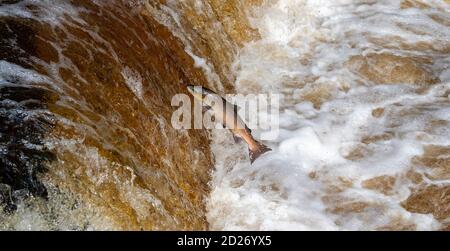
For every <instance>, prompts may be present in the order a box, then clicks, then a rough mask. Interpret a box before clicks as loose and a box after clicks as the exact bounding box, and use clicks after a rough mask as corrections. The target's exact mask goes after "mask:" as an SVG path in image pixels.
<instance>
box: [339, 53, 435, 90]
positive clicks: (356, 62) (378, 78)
mask: <svg viewBox="0 0 450 251" xmlns="http://www.w3.org/2000/svg"><path fill="white" fill-rule="evenodd" d="M428 64H429V62H426V60H425V61H424V60H423V59H419V58H414V57H403V56H397V55H392V54H386V53H382V54H368V55H367V56H353V57H352V58H350V60H349V61H348V63H347V65H348V67H349V68H350V69H352V70H354V71H356V72H357V73H359V74H361V75H362V76H364V77H365V78H366V79H367V80H369V81H371V82H373V83H376V84H401V83H405V84H415V85H431V84H435V83H437V82H438V79H437V78H436V77H434V76H433V74H432V73H431V72H430V71H429V70H427V65H428Z"/></svg>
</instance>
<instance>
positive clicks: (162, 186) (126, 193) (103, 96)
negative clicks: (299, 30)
mask: <svg viewBox="0 0 450 251" xmlns="http://www.w3.org/2000/svg"><path fill="white" fill-rule="evenodd" d="M58 4H60V5H61V6H58V5H48V4H46V3H39V2H34V1H2V2H1V3H0V8H2V7H4V6H7V7H8V8H11V9H12V10H17V13H12V14H11V15H10V16H2V17H0V31H1V34H2V37H1V38H0V47H1V50H0V62H1V63H2V64H1V65H0V66H1V67H0V70H1V72H0V94H1V96H0V97H1V100H0V117H1V122H0V133H1V134H0V135H1V136H0V161H1V166H0V183H2V184H3V185H1V194H2V195H1V198H2V200H3V202H4V203H3V207H7V208H9V209H11V210H10V211H14V208H15V207H19V210H17V212H11V213H10V214H11V215H12V216H11V217H8V216H5V217H0V219H1V220H2V222H3V226H2V228H6V229H15V228H17V221H20V213H23V212H28V213H29V214H33V215H35V217H34V218H33V217H31V218H33V219H40V220H36V222H39V224H37V223H35V222H29V224H28V225H29V226H31V228H32V229H35V228H38V229H127V230H137V229H206V228H207V223H206V220H205V216H204V211H205V209H204V205H203V199H204V197H205V195H206V194H207V193H208V190H209V188H208V185H207V184H208V181H209V171H210V168H211V167H212V162H213V160H212V157H211V154H210V150H209V140H208V138H207V136H206V133H205V132H203V131H178V130H174V129H173V128H172V126H171V124H170V121H171V115H172V112H173V111H174V110H175V109H176V108H175V107H171V104H170V103H171V98H172V96H173V95H175V94H177V93H186V92H185V90H184V89H185V88H184V86H183V85H182V83H196V84H199V85H204V86H207V85H208V84H207V76H205V72H204V71H203V70H202V69H201V68H198V67H195V65H194V61H193V60H192V57H191V56H190V55H189V54H188V53H187V52H186V51H185V44H183V41H181V40H180V39H179V38H177V37H176V36H174V34H173V33H172V31H170V30H169V29H168V28H166V27H165V26H163V25H162V24H160V23H159V22H158V21H157V20H155V19H154V17H153V16H152V15H150V14H149V12H148V9H146V8H144V6H143V5H142V6H141V4H140V3H137V2H129V1H123V2H122V1H108V3H107V4H106V3H93V2H92V1H73V2H69V1H62V2H61V3H58ZM147 7H148V6H147ZM235 8H236V7H232V9H231V11H230V12H229V13H233V12H234V10H235ZM21 13H27V15H26V16H27V17H24V16H23V15H22V14H21ZM227 15H228V14H227ZM230 15H231V14H230ZM224 20H225V19H224ZM227 20H230V19H229V18H227ZM238 24H239V22H233V23H230V24H229V26H230V28H229V29H234V28H236V27H235V26H234V25H238ZM233 36H237V35H236V34H235V35H233ZM245 39H247V38H245ZM243 41H244V40H243ZM208 44H209V42H205V43H204V44H203V45H202V48H203V49H205V50H206V48H207V47H208ZM211 46H213V45H211ZM231 47H232V46H230V48H231ZM209 49H211V48H209ZM212 50H214V48H212ZM211 53H213V52H211ZM215 53H219V52H215ZM230 55H231V54H230ZM223 58H224V57H222V58H220V57H218V60H220V59H223ZM229 58H231V56H230V57H229ZM218 62H219V61H218ZM218 62H216V63H218ZM224 65H225V64H224ZM223 76H225V74H224V75H223ZM229 88H231V87H229ZM49 188H51V189H49ZM14 191H19V192H20V193H19V192H16V193H17V194H32V195H34V196H33V197H30V199H27V203H26V204H24V203H22V202H21V200H22V199H21V198H22V197H23V196H22V197H20V196H16V197H17V198H14V196H12V197H11V194H14V193H15V192H14ZM61 194H62V195H61ZM25 197H26V196H25ZM25 197H23V198H25ZM39 197H42V198H46V199H47V200H46V201H47V202H44V204H45V205H46V206H44V207H43V206H42V203H43V202H42V201H41V200H39ZM68 197H69V198H71V199H70V201H75V202H73V203H72V204H70V203H69V204H70V205H67V204H68V203H64V202H62V201H61V200H62V198H65V199H64V200H65V201H66V200H67V198H68ZM34 201H35V202H34ZM48 211H54V212H63V211H66V212H67V211H68V212H72V213H60V214H59V215H61V218H58V217H59V216H55V217H54V218H57V219H51V217H44V216H43V215H45V212H48ZM75 212H76V213H75ZM70 214H71V215H72V216H70V217H71V220H70V222H71V224H70V226H69V225H68V224H65V219H66V218H64V217H66V216H64V215H70ZM74 217H80V218H79V219H78V220H77V218H74ZM49 218H50V219H49ZM81 219H82V220H81Z"/></svg>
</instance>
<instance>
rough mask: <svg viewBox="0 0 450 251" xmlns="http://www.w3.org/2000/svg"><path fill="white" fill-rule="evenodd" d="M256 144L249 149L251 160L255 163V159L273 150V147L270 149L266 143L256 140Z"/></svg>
mask: <svg viewBox="0 0 450 251" xmlns="http://www.w3.org/2000/svg"><path fill="white" fill-rule="evenodd" d="M255 142H256V144H255V146H254V147H250V148H249V149H248V153H249V155H250V162H251V163H252V164H253V162H255V160H256V159H257V158H258V157H259V156H261V155H263V154H264V153H266V152H269V151H272V149H270V148H269V147H268V146H266V145H264V144H263V143H261V142H258V141H255Z"/></svg>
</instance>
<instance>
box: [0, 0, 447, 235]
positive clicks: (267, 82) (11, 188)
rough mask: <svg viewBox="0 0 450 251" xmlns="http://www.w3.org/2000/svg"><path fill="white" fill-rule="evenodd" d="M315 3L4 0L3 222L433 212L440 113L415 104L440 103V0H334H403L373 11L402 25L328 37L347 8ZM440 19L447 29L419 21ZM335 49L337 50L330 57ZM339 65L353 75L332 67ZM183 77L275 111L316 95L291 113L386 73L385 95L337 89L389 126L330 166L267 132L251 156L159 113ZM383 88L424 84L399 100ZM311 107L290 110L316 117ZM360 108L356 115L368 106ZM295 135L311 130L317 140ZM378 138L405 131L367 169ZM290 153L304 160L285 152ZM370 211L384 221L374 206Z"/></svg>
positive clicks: (437, 197)
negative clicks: (267, 147)
mask: <svg viewBox="0 0 450 251" xmlns="http://www.w3.org/2000/svg"><path fill="white" fill-rule="evenodd" d="M321 2H322V1H321ZM321 2H320V3H319V2H317V5H314V3H312V2H310V1H298V2H295V1H287V0H279V1H275V0H270V1H269V0H267V1H264V0H240V1H226V2H224V1H219V0H211V1H194V0H187V1H174V0H166V1H164V0H155V1H146V0H136V1H120V0H114V1H88V0H82V1H68V0H67V1H64V0H61V1H58V0H46V1H31V0H23V1H20V0H14V1H0V34H1V37H0V95H1V96H0V117H1V121H0V133H1V134H0V135H1V137H0V161H1V162H0V165H1V166H0V199H1V200H2V201H3V203H2V205H3V206H2V207H3V208H4V212H3V213H0V229H33V230H35V229H52V230H54V229H125V230H138V229H145V230H167V229H200V230H203V229H208V228H211V229H366V228H369V229H443V228H446V227H447V226H448V218H449V205H450V204H449V198H450V194H449V189H448V179H449V175H448V171H449V161H448V160H449V158H448V145H449V144H450V143H449V142H448V140H449V138H448V135H449V134H448V120H447V118H445V116H444V115H441V113H439V114H438V113H436V114H433V115H430V116H426V118H423V117H424V115H423V114H424V113H426V112H427V111H430V110H433V111H435V110H439V111H441V110H442V111H444V112H445V111H446V109H447V108H448V107H449V105H448V104H449V102H448V94H449V91H448V81H449V79H448V76H447V75H448V74H447V75H445V71H446V70H447V69H448V59H447V58H448V55H449V53H450V51H449V48H450V47H449V46H450V38H449V35H448V32H445V29H443V27H447V28H448V26H449V24H450V23H449V16H450V15H449V14H448V13H449V8H448V5H446V3H445V1H409V0H408V1H392V4H391V3H387V2H386V3H385V2H383V1H382V2H383V3H380V4H379V5H380V6H378V4H377V3H376V1H353V2H354V3H355V4H354V5H355V6H356V7H354V6H353V5H352V4H350V3H348V4H347V3H346V2H345V1H339V3H336V5H337V6H338V7H339V8H342V10H343V13H346V14H348V15H352V17H353V15H355V16H357V17H358V18H361V20H359V19H353V23H354V24H356V25H357V24H358V22H360V21H361V23H362V24H364V25H367V24H368V23H370V24H371V22H370V17H372V16H375V17H376V15H375V14H376V13H378V12H379V13H390V12H392V11H393V12H395V11H397V12H399V13H400V12H401V13H402V15H403V14H404V15H406V14H408V15H409V14H411V17H409V16H408V17H405V16H402V17H404V18H405V19H400V20H398V24H395V25H394V21H395V17H391V16H389V18H388V19H386V20H388V21H389V22H387V23H385V24H384V25H387V26H384V28H386V27H388V28H389V27H391V28H392V27H394V26H395V27H397V26H398V27H400V28H399V30H398V31H397V32H398V34H392V33H395V32H388V33H387V34H379V33H377V31H378V30H380V29H381V30H382V28H381V27H382V26H376V25H373V26H366V27H367V29H369V30H367V31H366V32H362V31H361V29H359V28H354V30H352V31H348V33H345V34H344V35H343V36H342V37H340V36H330V34H329V33H327V32H328V30H332V31H333V32H334V30H333V29H334V28H336V27H338V28H339V29H341V30H343V31H345V29H343V28H342V27H340V26H339V25H344V26H345V22H343V23H340V22H339V21H340V20H339V18H338V15H336V19H337V20H338V21H336V22H335V23H333V19H332V18H331V19H330V18H329V17H328V16H327V15H331V14H330V13H329V9H332V7H330V6H329V3H330V1H323V3H321ZM347 2H352V1H347ZM319 5H321V6H319ZM323 6H325V7H323ZM321 8H323V9H321ZM327 8H329V9H327ZM371 8H373V9H371ZM302 11H303V12H302ZM316 11H317V13H316ZM320 11H322V12H320ZM346 11H347V12H346ZM408 11H409V12H408ZM416 12H417V13H421V14H420V15H419V17H418V18H415V17H417V16H414V15H415V13H416ZM308 13H312V14H310V15H308ZM374 13H375V14H374ZM424 16H426V17H429V19H428V18H426V19H425V18H424ZM366 18H367V19H368V20H369V21H367V19H366ZM408 18H411V19H408ZM322 19H323V20H325V21H323V20H322ZM393 20H394V21H393ZM405 20H406V21H408V20H412V21H411V23H408V22H406V21H405ZM417 20H419V21H417ZM421 20H425V21H423V23H420V22H422V21H421ZM372 21H373V22H374V23H377V22H379V21H380V20H379V19H377V18H375V19H374V20H372ZM431 22H434V23H433V24H429V23H431ZM330 23H331V24H330ZM418 23H419V24H420V25H417V24H418ZM286 24H288V25H286ZM322 25H323V29H322ZM436 25H440V26H439V27H440V29H441V30H443V31H442V33H438V32H435V33H434V34H432V33H431V32H430V27H433V28H435V26H436ZM274 27H275V29H274ZM286 27H287V28H286ZM349 27H350V25H349ZM339 29H338V30H339ZM370 29H372V30H370ZM341 30H339V31H341ZM393 30H395V29H393ZM274 31H275V32H274ZM402 32H409V33H411V34H415V35H411V36H409V35H408V36H407V35H405V33H402ZM430 33H431V34H430ZM289 36H290V37H289ZM362 38H363V39H362ZM323 48H329V51H326V50H324V49H323ZM342 48H351V49H353V50H352V51H351V53H347V51H346V49H345V50H344V49H342ZM335 52H336V55H337V57H338V56H340V57H341V58H340V59H339V60H334V61H333V60H331V59H330V60H329V58H327V56H330V55H334V53H335ZM318 58H326V59H327V60H329V61H327V62H325V63H323V62H319V61H318ZM327 64H328V65H327ZM325 68H326V69H328V70H324V69H325ZM343 69H344V70H343ZM347 69H348V70H349V72H351V73H349V72H345V70H347ZM278 70H279V71H278ZM343 72H344V73H345V74H344V73H343ZM339 74H342V75H345V76H351V77H349V78H348V79H346V78H339V77H335V78H333V76H335V75H337V76H340V75H339ZM352 74H355V75H352ZM332 75H333V76H332ZM187 83H190V84H196V85H203V86H208V87H209V88H211V89H214V90H216V91H218V92H221V93H233V92H235V91H238V92H240V93H252V92H268V91H271V92H273V91H276V92H281V93H283V94H285V99H284V102H283V114H284V115H286V116H285V117H283V116H284V115H282V117H283V118H286V120H291V119H292V118H291V117H289V116H288V115H289V114H290V113H289V110H293V109H296V107H300V106H298V104H299V103H301V102H303V101H308V102H310V105H311V107H309V106H308V107H309V108H307V109H306V108H304V107H306V106H304V105H303V106H301V107H303V108H299V109H300V110H301V111H300V112H299V114H302V113H305V114H306V110H308V109H311V111H314V113H317V114H319V113H320V112H324V113H323V114H326V112H325V111H326V109H328V108H327V107H328V106H327V102H328V103H329V104H330V105H331V106H333V103H332V102H334V101H336V100H339V97H340V96H339V95H340V94H341V93H352V91H353V90H355V92H357V90H360V89H361V88H362V87H367V88H372V87H373V86H378V85H379V86H389V85H391V88H392V89H389V88H388V91H386V93H389V95H387V94H385V95H384V96H383V95H381V94H380V95H379V96H376V97H374V100H376V99H384V98H386V97H387V99H388V100H389V102H390V103H389V104H385V105H383V106H382V107H378V106H377V107H374V108H373V109H372V106H376V105H379V104H378V103H376V104H375V103H374V102H375V101H373V100H363V99H361V98H360V97H359V96H357V95H361V96H363V95H364V94H358V93H356V94H355V97H353V96H352V97H347V98H348V99H349V100H354V99H356V100H358V101H356V104H357V105H355V107H358V108H359V107H360V106H361V107H362V106H364V107H365V108H367V109H370V114H372V116H373V118H382V119H383V121H385V124H383V126H380V128H382V129H383V130H384V129H386V128H391V130H385V131H383V130H381V131H377V130H373V131H370V130H366V131H361V132H363V133H361V134H358V137H359V138H358V139H356V140H357V141H358V143H359V147H356V148H355V147H354V146H356V145H351V146H350V145H349V147H347V148H348V149H346V151H343V152H342V151H341V150H342V149H340V150H339V151H338V152H340V153H342V155H343V159H345V160H346V161H348V162H339V161H340V160H339V161H338V162H339V165H335V164H336V163H337V162H334V161H335V160H336V158H334V157H333V158H331V157H330V159H329V162H327V161H328V160H321V159H320V158H321V156H320V155H315V153H313V152H310V153H308V154H306V155H305V154H304V153H303V152H300V155H301V154H303V157H304V158H302V160H298V159H295V158H290V157H289V154H293V155H297V156H298V155H299V154H298V153H292V152H289V151H291V150H292V149H295V146H293V145H288V144H287V143H288V142H286V141H284V140H285V139H283V140H280V141H276V142H269V143H271V144H273V145H271V147H272V148H274V149H275V151H274V153H275V154H276V153H279V154H278V155H277V156H279V157H277V158H278V159H276V161H274V160H272V159H270V158H271V157H270V156H268V157H267V158H268V160H269V161H267V162H264V160H263V162H261V163H262V164H261V167H259V168H258V166H256V167H253V168H250V166H249V165H248V161H247V160H246V159H245V158H246V156H245V149H241V147H239V146H235V145H233V144H231V143H230V141H229V140H230V139H229V138H226V137H229V135H224V134H223V133H221V132H213V134H212V135H210V134H209V132H207V131H204V130H180V131H179V130H174V129H173V128H172V127H171V124H170V120H171V115H172V112H173V111H174V109H175V108H173V107H171V106H170V101H171V98H172V96H173V95H174V94H177V93H186V91H185V87H184V84H187ZM399 83H402V84H406V85H409V86H413V87H411V88H412V89H407V88H404V87H403V86H400V85H397V84H399ZM434 87H436V88H435V89H433V88H434ZM408 88H409V87H408ZM438 88H440V89H438ZM430 90H431V91H430ZM370 91H374V92H376V91H379V92H380V93H381V92H382V91H383V90H378V89H373V90H372V89H371V90H370ZM392 93H405V95H411V96H412V95H413V94H412V93H416V94H417V95H423V96H421V97H419V96H414V97H415V98H417V100H422V99H423V98H424V97H426V95H429V96H430V97H431V96H432V97H433V100H432V102H431V103H426V102H424V101H421V102H418V103H402V102H403V101H402V100H403V99H401V98H400V99H398V102H397V103H396V102H394V101H392V100H395V98H397V97H395V98H391V97H392V96H395V95H393V94H392ZM430 93H432V94H430ZM435 94H436V95H435ZM438 94H439V95H441V97H437V95H438ZM352 95H353V94H352ZM341 99H342V98H341ZM366 106H367V107H366ZM322 107H325V108H324V109H325V110H321V109H322ZM286 110H288V112H286ZM339 112H342V111H337V113H339ZM344 113H345V112H344ZM317 114H316V115H317ZM363 114H364V113H363ZM316 115H311V116H310V115H305V117H302V119H301V120H298V121H297V120H293V121H295V123H297V125H300V124H304V120H303V119H306V120H309V121H310V122H311V124H314V125H316V128H322V127H323V126H324V125H323V124H320V123H318V122H316V121H315V120H314V119H315V118H316V117H319V115H317V116H316ZM301 116H303V115H301ZM321 118H323V119H322V120H321V121H334V120H335V119H336V118H335V117H330V116H329V117H327V116H326V115H323V117H321ZM349 118H350V117H344V119H346V120H348V119H349ZM399 118H401V119H399ZM402 119H403V120H402ZM414 121H420V123H419V127H423V128H422V129H421V130H416V128H414V129H411V130H412V131H414V136H415V137H417V141H416V139H414V141H407V140H406V139H408V140H409V138H408V137H409V136H405V135H406V133H405V130H403V129H396V128H402V127H401V126H400V125H404V124H408V123H413V122H414ZM422 122H423V123H422ZM364 123H365V124H363V125H361V128H362V127H364V126H366V125H370V124H373V123H376V122H373V121H372V120H368V121H365V122H364ZM383 123H384V122H383ZM288 124H289V123H288ZM293 127H295V126H294V125H292V124H290V125H286V126H285V128H284V129H287V130H291V129H292V128H293ZM425 127H426V128H425ZM323 128H325V127H323ZM355 128H357V127H350V128H347V131H345V132H347V133H349V134H351V133H352V132H353V131H358V130H359V129H358V130H357V129H355ZM364 128H366V127H364ZM392 128H394V129H392ZM328 129H329V130H336V129H342V128H336V127H330V128H325V129H323V130H325V131H327V130H328ZM350 129H352V130H350ZM292 130H293V129H292ZM408 130H409V129H408ZM411 130H410V131H411ZM417 131H420V132H421V133H417ZM358 132H360V131H358ZM288 135H291V134H288ZM292 135H293V136H295V135H294V134H292ZM292 135H291V136H292ZM301 135H302V137H301V141H302V142H303V141H305V142H312V144H309V146H313V145H314V142H315V141H314V140H315V138H311V137H310V135H309V134H308V133H306V134H305V133H303V134H301ZM211 136H212V137H211ZM420 137H423V138H422V139H420ZM436 138H439V139H440V140H437V139H436ZM391 139H394V140H393V141H392V142H401V143H402V144H399V145H401V146H403V145H406V146H408V142H410V143H411V145H412V146H411V147H410V148H407V147H406V148H405V149H407V150H405V151H404V152H406V153H407V154H403V153H404V152H401V153H398V154H399V155H398V158H397V159H399V160H400V161H397V162H395V161H394V160H395V157H393V158H392V163H395V165H397V164H398V165H399V167H398V169H397V168H393V169H392V170H393V171H392V172H388V171H386V169H380V170H378V171H374V170H367V169H365V168H364V167H368V166H370V165H373V166H379V165H380V164H379V163H380V162H377V161H378V160H379V159H381V157H379V156H380V155H379V154H380V151H381V150H380V149H381V148H380V147H381V145H382V144H385V143H386V145H388V146H389V144H390V142H391V141H390V140H391ZM308 140H310V141H308ZM320 140H322V142H325V143H323V144H329V145H330V146H334V145H333V144H334V143H336V142H335V141H333V140H331V141H328V142H327V140H326V138H320ZM211 141H212V142H211ZM374 142H375V143H374ZM380 142H381V143H380ZM293 144H297V145H300V146H301V144H302V143H298V142H293ZM361 145H362V146H363V147H361ZM211 146H212V147H211ZM338 147H341V145H339V144H337V143H336V148H338ZM377 147H378V148H377ZM318 149H319V151H321V150H327V151H328V150H330V151H331V152H332V151H333V150H332V149H331V148H329V149H328V148H327V149H325V148H321V146H318ZM352 149H353V150H352ZM402 149H403V148H402ZM411 149H412V150H411ZM401 154H403V155H401ZM271 156H273V155H271ZM286 156H288V157H286ZM373 156H375V157H374V158H372V157H373ZM377 156H378V157H377ZM285 157H286V158H285ZM241 159H242V161H241ZM331 159H332V161H331ZM304 160H305V161H306V160H307V161H309V162H305V161H304ZM310 160H314V161H315V160H319V161H318V163H320V165H317V164H316V162H314V161H310ZM364 161H366V162H364ZM269 162H270V165H269V164H267V165H266V163H269ZM275 162H276V163H278V164H276V165H275V164H273V163H275ZM293 162H296V163H302V164H303V166H302V167H301V168H303V169H301V171H298V170H299V169H298V168H300V167H297V166H295V168H294V167H293V168H291V166H292V165H291V164H292V163H293ZM405 162H406V163H405ZM310 163H313V164H312V165H311V166H308V165H309V164H310ZM324 163H325V164H324ZM342 163H345V165H341V164H342ZM355 163H357V164H355ZM368 163H369V164H368ZM327 165H328V166H327ZM324 166H325V167H327V168H328V167H331V168H333V169H334V170H339V171H338V172H337V171H336V172H333V171H330V170H331V169H327V168H323V167H324ZM342 166H348V167H346V168H341V167H342ZM353 166H356V167H358V169H357V170H360V171H358V172H356V171H354V169H351V168H352V167H353ZM214 167H215V168H214ZM272 167H273V169H272ZM283 167H284V169H283ZM214 170H215V171H214ZM272 170H273V172H272ZM275 170H284V171H275ZM283 172H284V173H283ZM284 174H286V176H284ZM294 174H295V175H294ZM297 175H298V176H297ZM211 180H212V182H211ZM297 187H302V190H301V191H299V190H296V188H297ZM211 191H212V193H211ZM355 194H358V195H361V194H362V195H364V196H367V197H366V200H363V199H361V198H360V197H357V196H355ZM296 196H298V197H296ZM255 198H258V199H255ZM259 198H261V199H259ZM368 198H370V199H368ZM309 204H311V205H318V204H320V206H317V207H311V208H309V207H305V206H304V205H309ZM249 208H252V210H249ZM312 211H314V214H311V212H312ZM206 215H208V217H207V216H206ZM380 215H388V216H389V217H388V218H389V219H388V220H386V221H383V222H374V219H378V218H380V217H379V216H380ZM237 216H238V217H237ZM272 217H274V218H272ZM302 217H304V218H308V219H307V220H305V219H304V218H302ZM346 221H347V222H352V224H353V225H351V226H348V225H345V224H344V223H343V222H346ZM361 222H362V223H361Z"/></svg>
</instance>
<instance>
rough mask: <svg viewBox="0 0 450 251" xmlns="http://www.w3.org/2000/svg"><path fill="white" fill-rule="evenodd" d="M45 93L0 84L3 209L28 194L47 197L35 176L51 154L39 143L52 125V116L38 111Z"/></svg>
mask: <svg viewBox="0 0 450 251" xmlns="http://www.w3.org/2000/svg"><path fill="white" fill-rule="evenodd" d="M47 96H48V93H47V92H46V91H45V90H43V89H39V88H32V87H31V88H30V87H18V86H16V87H14V86H10V87H3V86H0V99H1V100H0V202H1V203H5V205H6V207H5V209H6V211H12V210H14V209H15V208H16V206H15V203H16V202H17V200H20V199H23V196H27V195H28V193H30V194H32V195H34V196H40V197H43V198H46V197H47V190H46V188H45V186H44V185H43V184H42V182H41V181H40V180H39V179H38V178H37V175H38V174H39V173H43V172H44V171H46V166H45V164H44V163H45V162H47V161H52V160H54V159H55V155H54V154H53V153H52V152H50V151H49V150H48V149H47V148H46V147H45V146H44V144H43V138H44V137H45V136H46V134H47V133H49V132H50V131H51V130H52V128H53V127H54V120H53V117H52V116H51V115H49V114H45V113H44V112H41V111H39V110H41V109H44V108H45V105H44V104H43V102H45V100H46V99H47Z"/></svg>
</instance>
